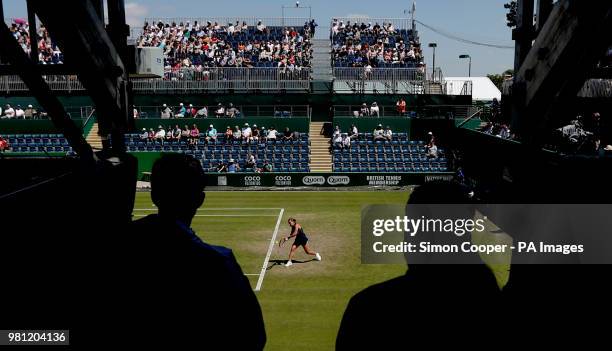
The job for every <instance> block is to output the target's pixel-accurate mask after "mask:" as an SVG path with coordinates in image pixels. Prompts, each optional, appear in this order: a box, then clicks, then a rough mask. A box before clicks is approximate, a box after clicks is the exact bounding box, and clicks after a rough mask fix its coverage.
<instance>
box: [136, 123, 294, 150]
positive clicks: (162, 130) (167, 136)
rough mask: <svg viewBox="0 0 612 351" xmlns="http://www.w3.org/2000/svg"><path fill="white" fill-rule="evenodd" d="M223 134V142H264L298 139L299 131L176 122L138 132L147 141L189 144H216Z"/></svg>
mask: <svg viewBox="0 0 612 351" xmlns="http://www.w3.org/2000/svg"><path fill="white" fill-rule="evenodd" d="M220 136H223V138H222V139H223V141H224V143H232V142H234V141H239V142H246V143H250V142H256V143H265V142H267V141H269V140H270V141H271V140H283V141H297V140H299V139H300V133H299V132H297V131H292V130H290V129H289V127H286V128H285V130H284V131H283V132H281V131H278V130H276V128H275V127H274V126H271V127H270V128H268V129H266V127H264V126H262V127H258V126H257V124H253V125H252V126H251V125H249V123H244V125H243V126H242V128H241V127H239V126H235V127H233V128H232V127H231V126H227V127H226V128H225V131H224V132H223V131H218V130H217V129H216V128H215V127H214V125H213V124H211V125H209V127H208V129H207V130H206V131H204V132H201V131H200V129H199V128H198V126H197V124H195V123H194V124H193V125H192V126H191V127H189V125H187V124H185V125H184V127H183V128H181V127H180V126H179V125H178V124H176V125H175V126H174V128H173V127H172V126H167V127H164V126H162V125H160V126H159V127H158V128H157V130H154V129H153V128H150V129H149V130H147V129H146V128H143V129H142V131H141V133H140V140H141V141H144V142H148V143H159V144H161V145H164V143H182V144H186V145H190V146H194V145H197V144H198V143H199V142H200V140H203V141H204V143H206V144H216V143H217V141H218V139H221V138H220Z"/></svg>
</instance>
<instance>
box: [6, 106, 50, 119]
mask: <svg viewBox="0 0 612 351" xmlns="http://www.w3.org/2000/svg"><path fill="white" fill-rule="evenodd" d="M46 117H47V114H46V113H45V112H40V111H37V110H36V109H35V108H34V107H33V106H32V105H28V106H27V107H26V108H25V109H24V108H22V107H21V105H17V106H15V107H13V106H11V105H10V104H6V105H5V106H4V109H3V108H2V106H0V119H39V118H46Z"/></svg>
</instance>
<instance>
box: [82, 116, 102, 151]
mask: <svg viewBox="0 0 612 351" xmlns="http://www.w3.org/2000/svg"><path fill="white" fill-rule="evenodd" d="M85 140H87V143H88V144H89V145H91V147H92V148H94V149H98V150H102V138H100V136H99V135H98V123H97V122H96V123H94V124H93V126H91V130H90V131H89V134H87V138H85Z"/></svg>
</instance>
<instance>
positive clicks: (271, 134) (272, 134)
mask: <svg viewBox="0 0 612 351" xmlns="http://www.w3.org/2000/svg"><path fill="white" fill-rule="evenodd" d="M270 139H272V140H276V129H275V128H274V127H270V130H269V131H268V140H270Z"/></svg>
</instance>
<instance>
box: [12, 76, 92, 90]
mask: <svg viewBox="0 0 612 351" xmlns="http://www.w3.org/2000/svg"><path fill="white" fill-rule="evenodd" d="M44 78H45V81H46V82H47V84H49V88H51V90H59V91H67V92H72V91H82V90H85V88H83V85H82V84H81V82H80V81H79V80H78V78H77V76H73V75H47V76H44ZM0 91H1V92H6V93H11V92H21V91H25V92H27V91H29V89H28V87H27V85H26V84H25V83H24V82H23V80H21V78H20V77H19V76H16V75H12V76H0Z"/></svg>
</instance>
